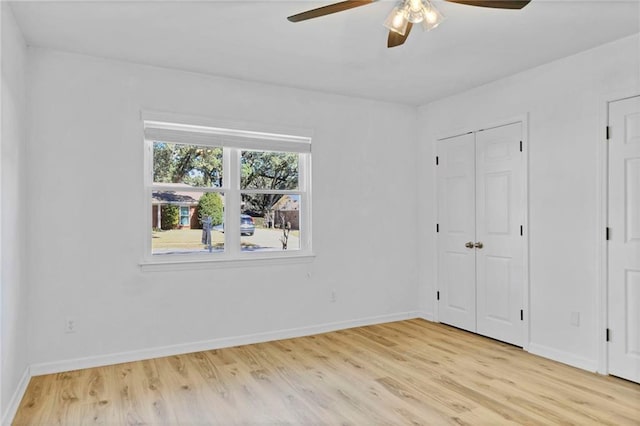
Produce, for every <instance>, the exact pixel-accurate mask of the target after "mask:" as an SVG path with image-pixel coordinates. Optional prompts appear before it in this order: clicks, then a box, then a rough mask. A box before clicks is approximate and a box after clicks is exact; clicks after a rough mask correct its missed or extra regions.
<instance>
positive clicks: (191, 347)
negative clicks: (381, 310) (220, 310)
mask: <svg viewBox="0 0 640 426" xmlns="http://www.w3.org/2000/svg"><path fill="white" fill-rule="evenodd" d="M410 318H422V316H421V313H420V312H417V311H409V312H400V313H396V314H389V315H380V316H375V317H369V318H362V319H356V320H348V321H339V322H332V323H325V324H319V325H312V326H307V327H299V328H290V329H284V330H278V331H268V332H264V333H256V334H248V335H244V336H235V337H223V338H219V339H213V340H206V341H200V342H192V343H182V344H178V345H171V346H160V347H155V348H149V349H141V350H137V351H130V352H120V353H113V354H109V355H98V356H91V357H85V358H76V359H69V360H61V361H54V362H47V363H40V364H32V365H31V368H30V370H31V375H32V376H39V375H42V374H52V373H61V372H64V371H72V370H80V369H83V368H93V367H103V366H105V365H113V364H120V363H123V362H133V361H141V360H145V359H151V358H160V357H165V356H172V355H180V354H186V353H191V352H201V351H207V350H212V349H220V348H228V347H232V346H239V345H248V344H252V343H262V342H269V341H272V340H281V339H291V338H294V337H303V336H310V335H313V334H320V333H327V332H330V331H336V330H344V329H347V328H353V327H362V326H366V325H374V324H382V323H385V322H393V321H402V320H406V319H410Z"/></svg>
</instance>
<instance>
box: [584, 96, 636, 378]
mask: <svg viewBox="0 0 640 426" xmlns="http://www.w3.org/2000/svg"><path fill="white" fill-rule="evenodd" d="M636 96H640V91H638V89H636V88H633V89H629V90H621V91H615V92H611V93H608V94H606V95H604V96H602V97H601V99H600V103H599V104H600V107H599V114H598V115H599V120H598V123H599V124H600V127H599V129H598V138H597V140H598V163H597V164H598V165H597V167H598V170H597V173H598V188H597V194H596V199H597V203H598V206H599V208H598V212H597V217H598V218H597V223H598V229H597V230H596V232H597V235H596V241H597V242H598V245H597V246H598V259H599V262H598V264H597V268H598V289H597V291H596V298H597V300H596V306H597V318H596V324H597V329H596V330H595V335H596V338H597V339H598V340H597V341H598V367H597V370H596V371H597V372H598V373H600V374H605V375H608V374H609V352H608V346H607V339H606V336H607V327H608V325H609V306H608V305H609V300H608V291H609V251H608V246H607V240H606V238H605V229H606V227H607V226H608V224H609V142H608V141H607V131H606V129H607V126H609V118H610V117H609V104H611V103H613V102H617V101H623V100H625V99H630V98H635V97H636Z"/></svg>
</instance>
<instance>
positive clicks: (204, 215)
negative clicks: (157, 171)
mask: <svg viewBox="0 0 640 426" xmlns="http://www.w3.org/2000/svg"><path fill="white" fill-rule="evenodd" d="M223 206H224V194H218V193H214V192H197V191H154V192H153V194H152V197H151V224H152V228H153V229H152V233H151V234H152V235H151V253H152V254H154V255H155V254H194V253H208V252H221V251H224V234H223V228H222V219H223V217H224V208H223ZM209 218H210V221H209V222H210V230H209V232H207V230H206V229H203V227H204V225H205V224H206V222H207V220H209Z"/></svg>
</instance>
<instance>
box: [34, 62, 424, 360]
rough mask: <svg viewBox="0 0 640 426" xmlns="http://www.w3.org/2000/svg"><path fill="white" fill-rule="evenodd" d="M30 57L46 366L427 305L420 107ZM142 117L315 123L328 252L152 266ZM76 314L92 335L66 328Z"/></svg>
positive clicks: (320, 219) (318, 196)
mask: <svg viewBox="0 0 640 426" xmlns="http://www.w3.org/2000/svg"><path fill="white" fill-rule="evenodd" d="M29 59H30V66H31V78H30V80H29V84H30V86H31V88H30V97H29V102H28V104H29V112H30V117H31V121H30V127H31V129H30V135H29V136H30V139H29V144H28V158H29V171H30V173H29V181H28V185H29V189H30V190H29V208H28V211H27V215H28V216H27V219H28V222H29V234H28V243H29V248H30V249H29V257H28V266H29V269H30V275H29V278H30V285H31V289H30V299H29V300H30V303H31V305H30V312H31V315H30V319H31V323H30V333H29V338H30V351H29V353H30V362H31V363H33V364H36V365H39V366H40V367H38V368H37V370H38V369H39V370H40V371H47V370H55V369H57V368H59V367H61V366H63V367H64V363H62V364H56V363H58V362H59V361H64V360H69V359H74V358H81V357H92V356H100V355H104V354H113V353H118V352H129V351H136V350H144V349H147V348H155V347H162V346H166V345H177V344H183V343H189V342H199V341H208V340H211V339H217V338H225V337H232V336H243V335H249V334H254V333H262V332H270V331H277V330H284V329H294V328H299V327H309V326H314V325H322V324H327V323H333V322H341V321H350V320H361V319H371V318H374V317H381V316H386V315H392V316H393V315H396V314H400V315H401V316H402V317H406V314H405V313H406V312H412V311H416V310H417V307H418V302H417V300H416V298H415V295H416V294H417V292H418V288H417V280H418V278H417V277H418V274H417V254H416V253H417V239H416V238H415V235H414V234H413V232H412V230H411V229H410V226H411V225H410V224H414V223H416V222H417V219H418V216H417V212H416V210H415V208H413V205H414V204H415V182H416V171H415V168H414V167H413V164H414V161H413V160H412V159H411V156H412V154H413V152H415V132H416V115H417V111H416V110H415V109H414V108H411V107H405V106H400V105H394V104H386V103H381V102H374V101H368V100H359V99H354V98H348V97H340V96H334V95H325V94H320V93H315V92H307V91H301V90H293V89H286V88H282V87H275V86H268V85H262V84H255V83H248V82H242V81H236V80H230V79H224V78H215V77H209V76H204V75H199V74H193V73H187V72H181V71H172V70H166V69H160V68H153V67H148V66H140V65H134V64H128V63H121V62H114V61H109V60H103V59H97V58H91V57H85V56H78V55H72V54H65V53H60V52H55V51H50V50H40V49H30V58H29ZM221 60H223V59H222V58H221ZM140 109H149V110H158V111H168V112H174V113H180V114H187V115H195V116H205V117H213V118H216V117H218V118H220V117H222V118H226V119H231V120H242V121H249V122H259V123H265V124H266V125H269V126H271V125H284V126H296V127H301V128H310V129H313V131H314V139H313V185H314V186H313V208H314V210H313V219H314V225H313V235H314V242H313V244H314V251H315V253H316V254H317V257H316V258H315V259H314V260H313V261H312V262H311V263H302V264H293V265H280V266H278V265H274V266H254V267H242V266H240V267H225V268H212V269H207V270H191V271H174V272H171V271H163V272H141V270H140V268H139V266H138V262H139V261H140V259H141V255H142V251H141V250H142V243H143V235H144V229H143V226H142V225H143V223H144V217H143V214H144V203H145V202H146V200H144V199H143V198H142V185H143V181H142V178H143V174H142V166H143V144H142V128H141V122H140V119H139V113H140ZM308 273H310V274H311V278H309V277H308V275H307V274H308ZM332 289H336V291H337V302H336V303H330V292H331V290H332ZM67 316H71V317H75V318H76V319H77V326H78V332H77V333H75V334H64V333H63V325H64V321H65V317H67ZM46 363H54V365H52V366H51V365H50V366H43V364H46Z"/></svg>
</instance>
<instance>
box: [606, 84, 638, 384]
mask: <svg viewBox="0 0 640 426" xmlns="http://www.w3.org/2000/svg"><path fill="white" fill-rule="evenodd" d="M609 127H610V140H609V218H608V219H609V220H608V222H609V228H610V236H609V242H608V259H609V267H608V292H609V295H608V296H609V297H608V301H609V302H608V303H609V306H608V312H609V322H608V328H609V331H610V339H609V345H608V349H609V373H611V374H613V375H616V376H620V377H624V378H625V379H628V380H633V381H634V382H640V96H638V97H635V98H630V99H625V100H621V101H617V102H612V103H610V104H609Z"/></svg>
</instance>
